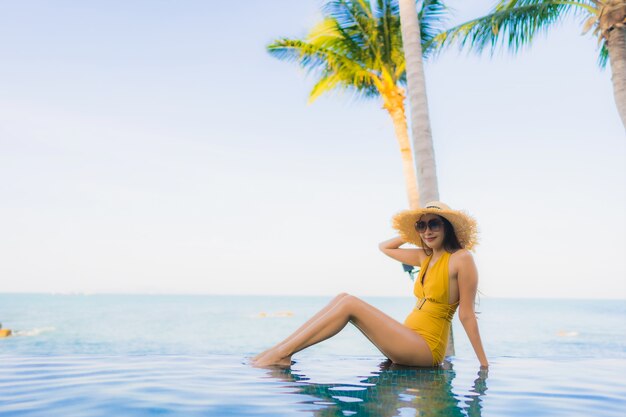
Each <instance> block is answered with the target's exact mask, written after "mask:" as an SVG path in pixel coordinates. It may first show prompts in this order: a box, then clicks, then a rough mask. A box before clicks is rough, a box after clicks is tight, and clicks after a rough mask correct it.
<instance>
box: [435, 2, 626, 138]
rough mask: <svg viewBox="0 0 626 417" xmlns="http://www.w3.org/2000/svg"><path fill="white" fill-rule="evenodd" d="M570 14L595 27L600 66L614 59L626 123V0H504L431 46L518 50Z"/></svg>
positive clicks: (619, 101)
mask: <svg viewBox="0 0 626 417" xmlns="http://www.w3.org/2000/svg"><path fill="white" fill-rule="evenodd" d="M568 15H576V16H579V17H583V19H582V20H581V21H582V22H583V23H582V30H583V33H587V32H589V31H590V30H592V29H593V32H592V33H593V34H594V35H595V36H596V37H597V38H598V43H599V45H600V48H599V49H600V54H599V57H598V64H599V65H600V67H601V68H604V67H606V63H607V61H610V63H611V72H612V81H613V94H614V96H615V102H616V104H617V109H618V112H619V114H620V117H621V119H622V123H623V124H624V127H626V0H500V1H499V2H498V3H497V4H496V6H495V7H494V8H493V10H492V11H491V12H490V13H489V14H487V15H486V16H483V17H479V18H478V19H474V20H470V21H468V22H465V23H463V24H460V25H458V26H455V27H453V28H451V29H449V30H447V31H445V32H442V33H440V34H439V35H437V36H435V37H434V38H433V39H432V41H431V42H429V43H428V44H427V47H428V48H434V49H436V50H441V49H443V47H445V46H447V45H450V44H452V43H455V42H458V43H460V45H461V47H464V46H466V45H467V46H469V48H470V49H472V50H474V51H477V52H479V53H480V52H482V51H483V50H484V49H485V48H486V47H490V49H491V52H492V53H493V52H494V51H495V49H496V47H497V46H498V44H499V43H502V44H506V45H508V47H509V48H510V49H511V50H512V51H513V52H516V51H517V50H518V49H519V48H520V47H521V46H523V45H528V44H530V43H531V42H532V40H533V39H534V37H535V35H536V34H537V32H540V31H547V30H548V28H549V27H551V26H554V25H555V24H556V23H558V22H560V21H561V20H563V19H564V18H566V17H567V16H568Z"/></svg>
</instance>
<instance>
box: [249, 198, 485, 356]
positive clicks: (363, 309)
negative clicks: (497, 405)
mask: <svg viewBox="0 0 626 417" xmlns="http://www.w3.org/2000/svg"><path fill="white" fill-rule="evenodd" d="M393 227H394V228H395V229H396V230H397V231H398V232H399V234H400V236H399V237H395V238H393V239H390V240H387V241H385V242H382V243H381V244H380V245H379V247H380V250H381V251H382V252H384V253H385V254H386V255H387V256H389V257H391V258H393V259H395V260H397V261H400V262H402V263H405V264H409V265H416V266H418V265H419V266H420V267H421V269H420V272H419V276H418V277H417V279H416V281H415V287H414V294H415V296H416V297H417V298H418V300H417V304H416V306H415V308H414V309H413V310H412V311H411V313H410V314H409V315H408V317H407V318H406V320H405V321H404V324H403V323H400V322H398V321H396V320H394V319H393V318H391V317H389V316H388V315H386V314H385V313H383V312H382V311H380V310H378V309H376V308H374V307H373V306H371V305H369V304H367V303H366V302H364V301H363V300H360V299H359V298H357V297H354V296H352V295H348V294H339V295H338V296H337V297H335V298H334V299H333V300H332V301H331V302H330V303H329V304H328V305H327V306H326V307H324V308H323V309H322V310H320V311H319V312H318V313H317V314H315V315H314V316H313V317H312V318H311V319H309V320H308V321H307V322H306V323H304V324H303V325H302V326H301V327H300V328H299V329H298V330H296V331H295V332H294V333H293V334H292V335H291V336H289V337H288V338H286V339H285V340H283V341H282V342H280V343H279V344H277V345H276V346H274V347H273V348H271V349H268V350H266V351H265V352H263V353H260V354H259V355H257V356H255V357H254V358H253V359H252V364H253V365H254V366H259V367H263V366H270V365H277V366H290V365H291V356H292V355H293V354H294V353H296V352H299V351H301V350H303V349H305V348H307V347H309V346H311V345H314V344H316V343H319V342H321V341H323V340H326V339H328V338H330V337H332V336H334V335H336V334H337V333H339V332H340V331H341V329H343V328H344V327H345V326H346V324H348V323H352V324H353V325H355V326H356V327H357V328H358V329H359V330H360V331H361V332H362V333H363V334H364V335H365V337H367V338H368V339H369V340H370V341H371V342H372V343H373V344H374V345H375V346H376V347H377V348H378V349H379V350H380V351H381V352H382V353H383V355H385V356H386V357H387V358H389V359H390V360H391V361H392V362H394V363H397V364H400V365H408V366H436V365H438V364H440V363H441V362H442V361H443V359H444V355H445V350H446V346H447V342H448V334H449V330H450V321H451V320H452V317H453V316H454V313H455V311H456V310H457V307H458V309H459V319H460V320H461V323H462V324H463V328H464V329H465V332H466V333H467V336H468V337H469V340H470V342H471V344H472V347H473V348H474V352H475V353H476V356H477V357H478V361H479V362H480V365H481V366H483V367H487V366H488V362H487V356H486V355H485V351H484V350H483V346H482V342H481V339H480V334H479V332H478V323H477V321H476V314H475V312H474V299H475V297H476V289H477V285H478V273H477V271H476V265H475V264H474V259H473V258H472V255H471V254H470V252H469V249H472V247H473V246H474V245H475V244H476V222H475V221H474V219H473V218H471V217H470V216H468V215H467V214H465V213H463V212H461V211H457V210H452V209H450V207H448V206H447V205H445V204H443V203H441V202H439V201H435V202H432V203H428V204H427V205H426V207H424V208H420V209H417V210H406V211H403V212H401V213H399V214H397V215H396V216H394V218H393ZM407 242H408V243H413V244H415V245H416V246H418V248H417V249H408V248H400V246H402V245H403V244H404V243H407Z"/></svg>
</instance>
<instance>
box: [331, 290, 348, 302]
mask: <svg viewBox="0 0 626 417" xmlns="http://www.w3.org/2000/svg"><path fill="white" fill-rule="evenodd" d="M349 295H350V294H348V293H347V292H342V293H339V294H337V296H335V298H333V299H332V301H331V304H335V303H337V302H339V301H341V300H343V299H344V298H346V297H348V296H349Z"/></svg>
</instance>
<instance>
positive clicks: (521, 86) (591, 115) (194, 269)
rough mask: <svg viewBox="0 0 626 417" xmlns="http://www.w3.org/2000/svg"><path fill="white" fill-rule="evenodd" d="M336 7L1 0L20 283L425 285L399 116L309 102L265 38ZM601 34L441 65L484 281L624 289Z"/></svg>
mask: <svg viewBox="0 0 626 417" xmlns="http://www.w3.org/2000/svg"><path fill="white" fill-rule="evenodd" d="M468 3H471V5H470V4H468ZM491 3H492V0H490V1H485V0H480V1H472V2H463V1H459V0H456V1H449V2H448V4H449V5H450V6H452V7H454V9H455V10H456V14H455V16H456V17H455V18H454V20H453V21H462V20H465V19H468V18H471V17H475V16H478V15H480V14H481V13H483V12H486V11H487V10H488V9H489V7H490V4H491ZM320 4H321V2H320V1H314V0H306V1H304V0H300V1H291V0H289V1H287V0H270V1H256V0H247V1H243V2H238V3H236V5H235V4H233V3H227V2H206V1H191V0H190V1H182V2H180V1H177V2H174V1H154V0H150V1H148V0H144V1H139V0H136V1H132V2H127V1H92V2H79V1H55V2H47V1H29V0H24V1H19V2H15V1H4V0H0V39H1V41H0V233H1V237H2V238H1V239H0V292H22V291H26V292H148V293H193V294H207V293H208V294H307V295H309V294H310V295H313V294H315V295H317V294H324V295H325V294H328V295H330V294H334V293H337V292H341V291H347V292H350V293H353V294H356V295H364V296H365V295H408V294H410V292H411V283H410V281H409V279H408V277H407V276H405V275H404V274H403V273H402V271H401V268H400V265H399V264H398V263H396V262H394V261H392V260H391V259H388V258H386V257H385V256H384V255H382V254H380V253H379V252H378V248H377V245H378V243H379V242H380V241H382V240H385V239H388V238H390V237H392V236H393V235H394V233H393V231H392V229H391V228H390V218H391V216H392V215H393V214H394V213H396V212H397V211H399V210H402V209H404V208H406V206H407V201H406V196H405V190H404V184H403V177H402V173H401V168H400V156H399V151H398V148H397V144H396V139H395V137H394V134H393V128H392V124H391V120H390V118H389V116H388V115H387V114H386V113H385V111H384V110H382V109H381V103H380V102H377V101H367V102H356V101H354V100H353V99H352V98H351V97H349V96H345V95H331V96H328V97H323V98H321V99H320V100H318V101H317V102H315V103H314V104H312V105H307V103H306V101H307V95H308V92H309V91H310V89H311V87H312V85H313V80H312V79H311V78H308V77H307V76H306V75H305V73H304V72H303V71H302V70H301V69H299V68H298V67H297V66H296V65H295V64H290V63H285V62H281V61H278V60H276V59H274V58H272V57H270V56H269V55H268V54H267V53H266V52H265V46H266V45H267V44H268V43H269V42H270V41H272V40H273V39H275V38H278V37H281V36H289V37H301V36H303V35H304V34H305V33H306V31H307V30H308V29H309V28H310V27H311V26H312V25H313V24H314V23H315V22H316V21H317V20H318V19H319V17H320V13H319V8H320ZM580 32H581V31H580V22H579V21H578V20H576V19H570V20H568V21H567V22H566V23H565V24H563V25H560V26H559V27H558V28H557V29H556V30H554V31H552V32H551V33H550V34H549V35H548V36H540V37H539V38H538V39H537V41H536V42H535V43H534V45H533V47H532V48H529V49H526V50H525V51H524V52H523V53H520V54H519V55H517V56H512V55H510V54H499V55H497V56H495V57H494V58H492V59H490V58H489V57H488V56H483V57H477V56H474V55H469V56H468V55H466V54H465V53H462V54H460V53H458V52H456V50H455V51H449V52H447V53H445V54H443V55H442V56H441V57H439V58H438V59H436V60H433V61H431V62H428V63H427V65H426V82H427V88H428V94H429V97H428V99H429V107H430V115H431V119H432V128H433V136H434V142H435V153H436V159H437V164H438V168H437V169H438V175H439V187H440V195H441V199H442V200H443V201H445V202H447V203H448V204H450V205H451V206H452V207H453V208H463V209H465V210H467V211H468V212H470V213H471V214H473V215H474V216H475V217H476V218H477V220H478V221H479V225H480V231H481V245H480V246H478V247H477V250H476V253H475V258H476V261H477V264H478V267H479V271H480V277H481V282H480V290H481V292H482V293H483V294H484V296H487V297H502V296H505V297H575V298H626V256H624V254H625V253H626V244H625V242H624V236H625V235H626V221H625V216H624V213H626V163H625V162H626V140H625V135H624V128H623V126H622V124H621V121H620V119H619V116H618V114H617V110H616V108H615V103H614V99H613V93H612V87H611V81H610V77H611V73H610V69H607V70H605V71H601V70H600V69H599V68H598V67H597V65H596V57H597V51H596V41H595V40H594V39H593V38H591V37H588V36H585V37H583V36H581V35H580Z"/></svg>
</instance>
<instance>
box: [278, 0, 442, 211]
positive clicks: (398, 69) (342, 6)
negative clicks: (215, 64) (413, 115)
mask: <svg viewBox="0 0 626 417" xmlns="http://www.w3.org/2000/svg"><path fill="white" fill-rule="evenodd" d="M444 17H445V8H444V6H443V4H442V3H441V1H440V0H424V1H423V3H422V7H421V10H420V13H419V19H420V23H421V25H420V28H421V30H420V32H419V35H420V39H421V42H422V43H424V42H429V41H431V40H432V39H433V37H434V36H435V35H436V34H437V33H438V32H439V31H440V30H441V28H442V25H443V19H444ZM267 49H268V52H269V53H270V54H271V55H273V56H275V57H276V58H279V59H281V60H286V61H294V62H297V63H299V64H300V66H302V67H303V68H305V69H306V70H308V71H309V72H312V73H314V74H315V75H316V77H317V81H316V83H315V85H314V87H313V89H312V90H311V93H310V95H309V102H313V101H314V100H315V99H317V98H318V97H319V96H320V95H321V94H323V93H326V92H330V91H332V90H344V91H349V92H352V93H353V94H355V95H356V96H357V97H358V98H363V99H372V98H375V99H381V100H382V105H383V108H384V109H385V110H386V111H387V112H388V113H389V115H390V117H391V119H392V121H393V126H394V130H395V134H396V138H397V140H398V145H399V146H400V154H401V157H402V170H403V173H404V179H405V184H406V191H407V196H408V199H409V206H410V207H412V208H416V207H419V194H418V187H417V182H416V175H415V168H414V163H413V158H412V155H411V145H410V141H409V136H408V128H407V120H406V115H405V109H404V98H405V88H404V87H405V86H406V71H405V68H406V66H405V58H404V54H403V51H402V35H401V33H400V16H399V8H398V1H397V0H376V1H374V2H370V1H369V0H332V1H329V2H328V3H327V4H326V5H325V6H324V7H323V19H322V21H321V22H320V23H319V24H317V25H316V26H315V27H314V28H313V29H312V30H311V31H310V32H309V33H308V35H307V36H306V37H305V38H304V39H288V38H281V39H278V40H276V41H274V42H272V43H271V44H270V45H269V46H268V47H267ZM423 94H425V91H423ZM433 160H434V159H433Z"/></svg>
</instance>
